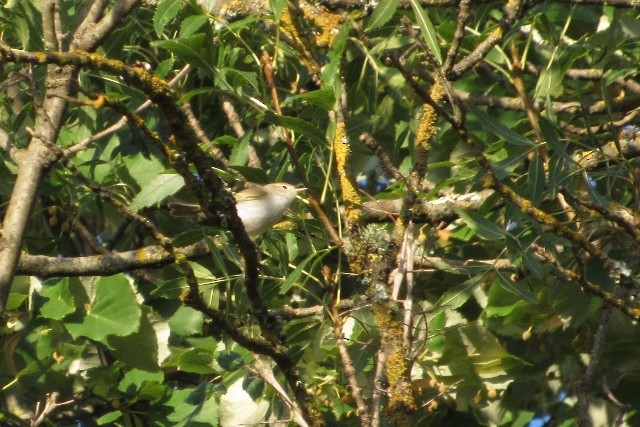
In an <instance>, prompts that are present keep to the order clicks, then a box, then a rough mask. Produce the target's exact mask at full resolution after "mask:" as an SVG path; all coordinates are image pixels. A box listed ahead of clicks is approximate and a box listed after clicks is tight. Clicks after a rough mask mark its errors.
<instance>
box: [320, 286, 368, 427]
mask: <svg viewBox="0 0 640 427" xmlns="http://www.w3.org/2000/svg"><path fill="white" fill-rule="evenodd" d="M328 294H329V311H330V313H331V322H332V324H333V334H334V336H335V338H336V346H337V347H338V354H339V355H340V362H341V363H342V372H343V373H344V376H345V377H346V378H347V382H348V383H349V391H350V393H351V397H353V400H354V401H355V403H356V408H357V409H358V418H359V421H360V425H361V426H362V427H368V426H370V425H371V414H370V413H369V411H368V408H367V405H366V403H365V401H364V397H363V396H362V387H361V386H360V384H359V383H358V378H357V371H356V368H355V367H354V365H353V361H352V360H351V356H350V355H349V351H348V350H347V347H346V345H345V343H344V333H343V332H342V326H343V323H344V322H343V317H342V315H341V314H340V312H339V310H338V290H337V288H336V284H335V282H334V281H332V282H331V283H330V285H329V286H328Z"/></svg>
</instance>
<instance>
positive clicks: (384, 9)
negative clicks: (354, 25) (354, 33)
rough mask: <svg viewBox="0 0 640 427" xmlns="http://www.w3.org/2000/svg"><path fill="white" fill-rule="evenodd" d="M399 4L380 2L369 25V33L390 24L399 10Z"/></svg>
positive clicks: (394, 0) (394, 1)
mask: <svg viewBox="0 0 640 427" xmlns="http://www.w3.org/2000/svg"><path fill="white" fill-rule="evenodd" d="M398 3H399V1H398V0H382V1H380V2H378V5H377V6H376V9H375V10H374V11H373V14H372V15H371V19H370V20H369V25H367V31H371V30H375V29H376V28H379V27H381V26H383V25H384V24H386V23H387V22H389V20H390V19H391V17H392V16H393V14H394V13H396V10H397V9H398Z"/></svg>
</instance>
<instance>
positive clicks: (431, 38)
mask: <svg viewBox="0 0 640 427" xmlns="http://www.w3.org/2000/svg"><path fill="white" fill-rule="evenodd" d="M411 7H412V8H413V12H414V13H415V15H416V20H417V21H418V25H419V26H420V34H421V35H422V38H423V39H424V41H425V42H426V44H427V47H428V48H429V50H430V51H431V53H432V54H433V56H434V58H435V59H436V61H438V64H440V65H441V64H442V52H441V51H440V44H439V43H438V34H437V33H436V29H435V28H434V27H433V24H432V23H431V20H430V19H429V15H427V12H426V11H425V10H424V9H423V8H422V6H420V3H418V1H417V0H411Z"/></svg>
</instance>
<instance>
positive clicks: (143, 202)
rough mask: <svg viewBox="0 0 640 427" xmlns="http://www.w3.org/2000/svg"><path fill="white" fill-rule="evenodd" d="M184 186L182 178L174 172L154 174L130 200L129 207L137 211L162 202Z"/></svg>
mask: <svg viewBox="0 0 640 427" xmlns="http://www.w3.org/2000/svg"><path fill="white" fill-rule="evenodd" d="M182 187H184V179H183V178H182V176H180V175H178V174H175V173H164V174H161V175H158V176H156V177H155V178H154V179H153V180H152V181H151V182H150V183H149V184H148V185H146V186H145V187H144V188H143V189H142V191H140V192H139V193H138V194H137V195H136V197H135V198H134V199H133V201H132V202H131V206H130V208H131V209H132V210H134V211H137V210H139V209H142V208H146V207H148V206H153V205H155V204H157V203H160V202H162V201H163V200H164V199H166V198H167V197H169V196H172V195H174V194H175V193H176V192H177V191H178V190H180V189H181V188H182Z"/></svg>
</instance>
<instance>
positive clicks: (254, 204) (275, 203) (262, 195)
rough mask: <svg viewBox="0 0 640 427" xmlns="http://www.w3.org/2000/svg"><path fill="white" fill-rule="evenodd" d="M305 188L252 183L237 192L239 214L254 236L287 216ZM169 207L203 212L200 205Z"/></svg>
mask: <svg viewBox="0 0 640 427" xmlns="http://www.w3.org/2000/svg"><path fill="white" fill-rule="evenodd" d="M303 190H305V188H296V187H294V186H293V185H291V184H287V183H284V182H276V183H273V184H267V185H252V186H250V187H248V188H245V189H244V190H242V191H239V192H238V193H236V194H234V198H235V199H236V209H237V210H238V216H239V217H240V219H241V220H242V224H243V225H244V228H245V230H246V231H247V234H248V235H249V236H250V237H255V236H258V235H260V234H262V233H264V232H265V231H267V230H268V229H269V228H271V227H272V226H273V225H274V224H275V223H277V222H278V221H280V219H281V218H282V217H283V216H284V214H285V212H286V211H287V209H289V206H290V205H291V203H292V202H293V201H294V200H295V198H296V195H297V194H298V193H299V192H301V191H303ZM169 209H170V212H171V215H174V216H193V215H201V214H202V208H201V207H200V206H199V205H186V204H179V203H170V204H169Z"/></svg>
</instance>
